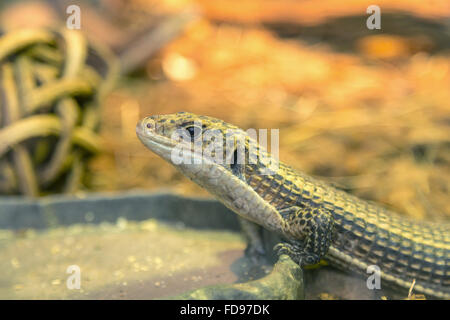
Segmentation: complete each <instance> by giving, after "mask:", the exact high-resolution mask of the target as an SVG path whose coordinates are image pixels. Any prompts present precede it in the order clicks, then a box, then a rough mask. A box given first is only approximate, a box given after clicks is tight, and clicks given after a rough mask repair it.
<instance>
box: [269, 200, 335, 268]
mask: <svg viewBox="0 0 450 320" xmlns="http://www.w3.org/2000/svg"><path fill="white" fill-rule="evenodd" d="M279 213H280V215H281V216H282V217H283V219H285V221H286V222H287V225H288V230H287V232H288V234H289V235H290V239H288V240H287V242H283V243H280V244H278V245H276V246H275V248H274V250H276V251H277V253H278V254H279V255H281V254H287V255H289V256H290V257H291V258H292V259H293V260H294V261H296V262H297V263H298V264H299V265H300V266H304V265H310V264H316V263H318V262H319V261H320V259H321V258H322V257H323V256H324V255H325V254H326V253H327V252H328V249H329V247H330V244H331V239H332V233H333V223H334V222H333V215H332V214H331V213H330V212H329V211H328V210H326V209H323V208H320V207H315V208H311V207H297V206H293V207H289V208H285V209H282V210H280V211H279Z"/></svg>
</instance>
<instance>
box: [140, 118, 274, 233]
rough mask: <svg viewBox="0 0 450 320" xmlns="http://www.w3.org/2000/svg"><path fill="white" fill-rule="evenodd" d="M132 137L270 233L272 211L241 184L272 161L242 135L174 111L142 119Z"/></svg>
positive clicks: (211, 120)
mask: <svg viewBox="0 0 450 320" xmlns="http://www.w3.org/2000/svg"><path fill="white" fill-rule="evenodd" d="M136 133H137V136H138V138H139V139H140V140H141V142H142V143H143V144H144V145H145V146H146V147H147V148H149V149H150V150H151V151H153V152H154V153H156V154H157V155H159V156H160V157H162V158H163V159H164V160H166V161H167V162H169V163H171V164H172V165H174V166H175V167H176V168H177V169H178V170H179V171H181V172H182V173H183V174H184V175H185V176H187V177H188V178H190V179H191V180H193V181H194V182H196V183H197V184H198V185H200V186H201V187H203V188H205V189H206V190H208V191H209V192H210V193H211V194H213V195H215V196H216V197H217V198H218V199H219V200H220V201H222V202H223V203H224V204H225V205H226V206H228V207H229V208H230V209H232V210H233V211H235V212H236V213H238V214H239V215H240V216H243V217H245V218H247V219H249V220H252V221H254V222H257V223H260V224H262V225H265V226H267V227H268V228H269V229H275V227H274V225H275V223H274V221H278V220H277V217H278V215H277V213H276V212H275V209H274V208H272V207H271V206H270V205H268V204H267V203H266V202H265V201H264V200H263V199H262V198H261V197H260V195H259V194H257V193H256V192H255V191H254V190H253V189H252V188H251V187H249V185H248V181H246V180H247V179H248V178H249V177H251V176H254V175H257V174H260V172H262V170H263V169H267V168H269V169H270V164H271V163H272V162H271V160H272V159H271V158H270V154H268V153H267V152H266V151H265V150H264V149H263V148H261V147H260V146H259V145H258V143H257V142H256V139H254V138H253V137H252V136H251V135H249V134H248V133H247V132H246V131H244V130H242V129H239V128H238V127H236V126H234V125H232V124H229V123H226V122H224V121H222V120H219V119H215V118H212V117H207V116H201V115H196V114H193V113H187V112H178V113H174V114H168V115H153V116H149V117H146V118H144V119H142V120H141V121H140V122H139V123H138V124H137V126H136ZM263 154H264V156H263V157H261V155H263ZM255 155H258V156H257V157H256V159H255ZM255 208H257V210H256V209H255ZM256 212H258V213H259V215H258V216H256V215H255V216H254V215H253V214H255V213H256ZM261 212H264V213H265V214H266V216H264V214H261ZM277 224H279V222H277Z"/></svg>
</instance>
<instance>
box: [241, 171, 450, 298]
mask: <svg viewBox="0 0 450 320" xmlns="http://www.w3.org/2000/svg"><path fill="white" fill-rule="evenodd" d="M258 171H259V168H258V165H247V166H246V171H245V177H246V181H247V184H248V185H249V186H250V187H251V188H252V189H253V190H255V191H256V192H257V193H258V194H259V195H260V196H261V197H263V198H264V199H265V200H266V201H268V202H269V203H270V204H271V205H273V206H274V207H275V208H277V210H282V209H285V208H288V207H291V206H299V207H314V208H319V209H322V210H328V211H329V212H331V213H332V215H333V218H334V231H333V235H332V245H331V248H330V250H329V252H328V254H327V256H326V260H328V261H329V262H331V263H332V264H333V265H335V266H337V267H339V268H341V269H343V270H352V271H356V272H359V273H364V274H366V269H367V267H368V266H370V265H376V266H378V267H379V268H380V270H381V279H382V283H383V284H388V285H391V286H395V287H402V288H409V287H410V286H411V284H412V282H413V279H415V280H416V284H415V290H416V291H418V292H423V293H425V294H428V295H431V296H435V297H440V298H450V226H449V225H448V224H437V223H427V222H418V221H412V220H409V219H406V218H404V217H400V216H399V215H397V214H396V213H394V212H391V211H389V210H387V209H386V208H384V207H381V206H378V205H375V204H372V203H370V202H368V201H364V200H361V199H359V198H357V197H355V196H352V195H350V194H348V193H345V192H344V191H341V190H337V189H335V188H333V187H331V186H329V185H327V184H325V183H324V182H321V181H318V180H316V179H314V178H312V177H309V176H307V175H305V174H302V173H300V172H296V171H294V170H293V169H292V168H290V167H288V166H286V165H284V164H282V163H280V168H279V170H278V171H277V173H276V174H273V175H261V174H260V173H259V172H258Z"/></svg>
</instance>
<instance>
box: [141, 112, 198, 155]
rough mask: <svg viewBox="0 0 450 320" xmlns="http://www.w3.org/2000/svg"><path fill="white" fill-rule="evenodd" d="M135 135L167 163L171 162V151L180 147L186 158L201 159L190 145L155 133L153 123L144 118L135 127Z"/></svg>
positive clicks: (154, 124)
mask: <svg viewBox="0 0 450 320" xmlns="http://www.w3.org/2000/svg"><path fill="white" fill-rule="evenodd" d="M136 135H137V137H138V138H139V140H141V142H142V143H143V144H144V145H145V146H147V147H148V148H149V149H150V150H152V151H153V152H154V153H156V154H157V155H159V156H161V157H162V158H164V159H165V160H167V161H170V162H173V161H172V151H173V150H174V149H175V148H180V147H182V150H183V152H184V153H186V152H187V153H188V154H187V156H192V155H194V157H198V156H200V157H201V154H197V153H196V152H195V151H194V150H193V149H194V148H192V145H191V144H190V143H186V142H183V141H176V140H174V139H171V138H169V137H166V136H164V135H161V134H159V133H158V132H157V131H156V123H155V121H153V120H152V119H150V118H145V119H143V120H141V121H139V122H138V124H137V125H136Z"/></svg>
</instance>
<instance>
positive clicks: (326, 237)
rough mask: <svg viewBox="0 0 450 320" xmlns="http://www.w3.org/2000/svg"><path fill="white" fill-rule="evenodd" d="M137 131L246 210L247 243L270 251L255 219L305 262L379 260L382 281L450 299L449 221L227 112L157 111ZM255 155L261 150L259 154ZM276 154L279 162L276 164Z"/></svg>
mask: <svg viewBox="0 0 450 320" xmlns="http://www.w3.org/2000/svg"><path fill="white" fill-rule="evenodd" d="M136 134H137V136H138V138H139V140H140V141H141V142H142V143H143V144H144V145H145V146H146V147H147V148H148V149H150V150H151V151H153V152H154V153H156V154H157V155H159V156H160V157H162V158H163V159H164V160H166V161H167V162H169V163H171V164H172V165H174V166H175V167H176V168H177V169H178V170H179V171H181V173H183V174H184V175H185V176H186V177H188V178H189V179H191V180H192V181H194V182H195V183H197V184H198V185H200V186H201V187H203V188H205V189H206V190H207V191H208V192H209V193H211V194H212V195H213V196H214V197H215V198H217V199H218V200H219V201H220V202H222V203H223V204H224V205H225V206H226V207H228V208H230V209H231V210H232V211H234V212H235V213H236V214H237V215H238V216H239V217H241V220H242V221H243V222H242V226H243V227H244V231H245V230H247V233H248V235H249V236H248V238H249V240H251V241H250V244H249V248H250V250H249V252H251V253H254V254H258V253H259V254H263V249H262V248H261V241H262V240H260V239H258V237H257V229H258V228H261V227H262V228H265V229H267V230H269V231H271V232H275V233H277V234H278V235H279V236H280V237H281V238H282V239H283V240H282V242H281V243H279V244H278V245H276V246H275V247H274V250H275V251H276V252H277V253H278V255H281V254H287V255H289V256H290V257H291V258H292V259H293V260H294V261H295V262H296V263H298V264H299V265H300V266H301V267H303V266H308V265H314V264H317V263H318V262H319V261H320V260H321V259H324V260H325V261H327V262H329V263H330V264H331V265H333V266H335V267H337V268H339V269H341V270H344V271H348V272H356V273H359V274H366V272H367V268H368V267H369V266H372V265H375V266H377V267H378V268H379V275H380V277H381V281H382V283H383V284H384V283H386V284H388V285H389V286H392V287H394V288H404V289H409V288H410V287H411V284H412V283H413V282H414V283H415V286H414V289H415V291H416V292H418V293H422V294H424V295H426V296H429V297H433V298H441V299H450V224H448V223H437V222H429V221H428V222H427V221H421V220H413V219H411V218H407V217H405V216H402V215H400V214H398V213H396V212H393V211H392V210H390V209H388V208H386V207H384V206H382V205H378V204H376V203H373V202H370V201H366V200H363V199H360V198H358V197H356V196H354V195H352V194H349V193H347V192H345V191H343V190H340V189H337V188H335V187H332V186H330V185H328V184H327V183H325V182H323V181H321V180H319V179H317V178H313V177H311V176H309V175H307V174H305V173H303V172H301V171H299V170H294V169H293V168H292V167H290V166H288V165H287V164H284V163H283V162H281V161H278V159H275V158H274V157H273V155H271V154H270V153H269V152H268V151H267V150H266V148H264V147H262V146H260V145H259V144H258V142H257V140H256V139H255V138H254V137H253V136H251V135H249V134H248V133H247V132H246V131H244V130H242V129H240V128H239V127H237V126H235V125H232V124H229V123H227V122H224V121H222V120H220V119H216V118H212V117H209V116H204V115H196V114H193V113H189V112H178V113H174V114H167V115H152V116H149V117H146V118H144V119H142V120H141V121H139V123H138V124H137V126H136ZM255 159H256V160H255ZM274 164H275V166H274Z"/></svg>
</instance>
